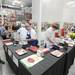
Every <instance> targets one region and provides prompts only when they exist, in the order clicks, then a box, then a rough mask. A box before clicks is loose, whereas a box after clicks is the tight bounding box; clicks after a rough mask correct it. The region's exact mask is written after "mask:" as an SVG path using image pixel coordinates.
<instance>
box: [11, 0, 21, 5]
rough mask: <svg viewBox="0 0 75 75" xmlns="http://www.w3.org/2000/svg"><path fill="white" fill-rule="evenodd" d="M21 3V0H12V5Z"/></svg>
mask: <svg viewBox="0 0 75 75" xmlns="http://www.w3.org/2000/svg"><path fill="white" fill-rule="evenodd" d="M21 3H22V1H19V0H14V1H13V2H12V5H17V4H21Z"/></svg>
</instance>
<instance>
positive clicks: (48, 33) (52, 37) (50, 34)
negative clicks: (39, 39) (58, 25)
mask: <svg viewBox="0 0 75 75" xmlns="http://www.w3.org/2000/svg"><path fill="white" fill-rule="evenodd" d="M45 35H46V45H47V46H51V45H53V43H55V30H53V29H52V27H50V28H48V29H47V30H46V33H45ZM48 38H49V39H50V40H51V41H52V42H53V43H52V42H50V41H49V40H48Z"/></svg>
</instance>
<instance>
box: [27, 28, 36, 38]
mask: <svg viewBox="0 0 75 75" xmlns="http://www.w3.org/2000/svg"><path fill="white" fill-rule="evenodd" d="M27 33H29V34H30V36H31V39H35V36H36V32H35V30H34V29H33V28H31V31H30V32H29V31H27Z"/></svg>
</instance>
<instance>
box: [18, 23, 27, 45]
mask: <svg viewBox="0 0 75 75" xmlns="http://www.w3.org/2000/svg"><path fill="white" fill-rule="evenodd" d="M17 33H18V34H19V36H20V43H21V44H27V41H26V33H27V30H26V29H25V25H24V24H21V27H20V28H19V29H18V30H17Z"/></svg>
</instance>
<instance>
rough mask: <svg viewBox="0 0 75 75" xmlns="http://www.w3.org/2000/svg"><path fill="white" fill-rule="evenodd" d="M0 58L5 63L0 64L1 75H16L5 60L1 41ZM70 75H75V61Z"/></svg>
mask: <svg viewBox="0 0 75 75" xmlns="http://www.w3.org/2000/svg"><path fill="white" fill-rule="evenodd" d="M0 57H1V58H2V59H3V60H4V61H5V64H4V65H1V64H0V75H15V74H14V72H13V71H12V69H11V68H10V66H9V64H8V63H7V61H6V59H5V54H4V50H3V47H2V42H1V41H0ZM68 75H75V61H74V64H73V65H72V67H71V68H70V70H69V74H68Z"/></svg>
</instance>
